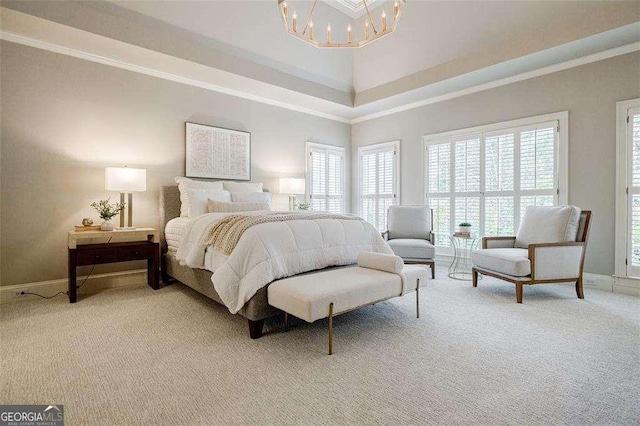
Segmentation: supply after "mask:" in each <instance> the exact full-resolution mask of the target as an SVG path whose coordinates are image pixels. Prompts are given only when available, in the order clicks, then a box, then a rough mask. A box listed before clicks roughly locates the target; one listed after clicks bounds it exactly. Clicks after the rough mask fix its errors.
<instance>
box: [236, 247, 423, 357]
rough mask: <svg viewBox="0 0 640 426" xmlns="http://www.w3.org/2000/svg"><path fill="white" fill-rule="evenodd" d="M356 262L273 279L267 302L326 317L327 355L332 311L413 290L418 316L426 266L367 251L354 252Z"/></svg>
mask: <svg viewBox="0 0 640 426" xmlns="http://www.w3.org/2000/svg"><path fill="white" fill-rule="evenodd" d="M358 265H359V266H357V267H353V268H344V269H335V270H330V271H326V272H319V273H317V274H313V275H306V276H305V275H298V276H294V277H291V278H285V279H282V280H278V281H275V282H273V283H272V284H271V285H270V286H269V288H268V289H267V291H268V299H269V304H270V305H271V306H274V307H276V308H278V309H281V310H283V311H284V312H286V313H288V314H291V315H293V316H296V317H298V318H300V319H303V320H305V321H307V322H310V323H311V322H314V321H316V320H319V319H323V318H329V342H328V343H329V355H331V354H332V353H333V317H334V316H335V315H339V314H343V313H345V312H349V311H352V310H355V309H358V308H360V307H364V306H368V305H372V304H375V303H377V302H381V301H383V300H388V299H391V298H394V297H398V296H403V295H405V294H407V293H409V292H413V291H415V292H416V316H417V317H418V318H420V310H419V288H420V280H421V279H422V282H423V283H425V282H426V280H427V270H426V269H424V268H422V267H420V266H415V265H403V262H402V259H401V258H399V257H397V256H393V255H388V254H380V253H367V252H363V253H360V255H358ZM285 321H286V316H285ZM249 326H251V322H250V323H249ZM285 326H287V327H288V325H287V324H285Z"/></svg>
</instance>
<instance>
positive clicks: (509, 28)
mask: <svg viewBox="0 0 640 426" xmlns="http://www.w3.org/2000/svg"><path fill="white" fill-rule="evenodd" d="M287 2H288V7H289V10H290V11H294V10H295V11H297V13H298V16H299V17H300V19H301V20H303V19H306V16H307V15H308V13H309V11H310V9H311V7H312V4H313V2H312V1H306V0H287ZM356 3H358V2H357V1H356V0H339V1H335V0H323V1H321V2H318V4H317V5H316V10H315V12H314V22H315V23H316V28H318V29H321V28H324V27H326V25H327V24H328V23H330V24H331V26H332V28H333V36H332V37H338V38H339V37H342V32H345V30H343V29H344V28H346V25H347V23H351V24H352V25H353V27H354V31H355V32H358V31H361V28H362V27H363V25H364V19H365V16H363V15H362V12H361V11H357V10H356V11H354V10H352V9H350V8H349V5H350V4H352V5H353V4H356ZM392 3H393V2H392V1H384V0H376V1H375V2H370V3H369V4H370V5H371V8H372V10H371V13H372V16H374V19H378V18H376V17H379V16H380V12H381V10H383V9H384V10H386V11H387V15H388V16H390V15H391V8H392V7H393V4H392ZM2 6H4V7H7V8H10V9H14V10H17V11H21V12H24V13H27V14H30V15H35V16H39V17H41V18H44V19H47V20H50V21H54V22H58V23H60V24H64V25H67V26H70V27H74V28H79V29H81V30H85V31H88V32H91V33H95V34H99V35H102V36H106V37H109V38H111V39H115V40H119V41H122V42H126V43H129V44H132V45H136V46H141V47H144V48H147V49H151V50H154V51H158V52H162V53H165V54H169V55H172V56H175V57H179V58H183V59H187V60H190V61H194V62H196V63H198V64H203V65H207V66H209V67H212V68H215V69H219V70H224V71H227V72H230V73H233V74H236V75H241V76H244V77H248V78H250V79H253V80H256V81H259V82H263V83H265V84H268V85H272V86H277V87H281V88H284V89H286V90H290V91H294V92H297V93H301V94H304V95H308V96H312V97H314V98H317V99H320V100H322V101H324V102H329V103H331V104H335V105H336V108H343V109H344V108H348V109H358V108H360V109H362V111H363V112H365V113H367V112H370V111H373V110H375V109H376V108H378V107H379V106H380V105H381V104H380V103H381V102H387V103H389V102H391V103H389V105H391V106H393V102H395V101H394V99H396V98H397V97H398V96H401V95H404V94H413V96H414V98H416V99H417V98H419V97H423V96H425V93H426V92H425V90H427V89H429V90H432V89H436V88H438V87H440V86H442V90H450V89H447V88H446V87H445V86H446V85H447V84H452V82H453V81H454V80H455V79H460V78H468V77H469V76H476V77H477V76H478V75H480V74H478V73H483V72H484V73H486V72H487V70H492V73H493V74H492V76H486V78H497V77H505V76H507V74H508V73H509V71H508V70H507V68H505V64H509V65H510V68H509V69H513V70H515V71H517V72H523V71H528V69H527V66H528V67H529V68H531V67H541V66H548V65H552V64H553V62H554V61H555V62H559V61H566V60H571V59H574V58H575V57H576V55H588V54H593V53H596V52H597V51H601V50H605V49H611V48H616V47H619V46H623V45H628V44H630V43H637V42H638V41H640V2H638V1H628V2H626V1H614V2H612V1H435V2H434V1H417V0H409V1H408V2H407V3H406V5H405V7H404V10H403V14H402V17H401V21H400V23H399V25H398V28H397V30H396V32H395V33H394V34H392V35H390V36H388V37H385V38H383V39H381V40H379V41H376V42H374V43H371V44H370V45H367V46H365V47H362V48H360V49H318V48H314V47H312V46H310V45H307V44H306V43H304V42H301V41H300V40H297V39H295V38H293V37H291V36H289V35H288V34H286V33H285V31H283V29H282V23H281V21H280V16H279V14H278V9H277V0H262V1H238V0H235V1H228V0H227V1H221V0H214V1H158V0H153V1H131V0H126V1H117V0H102V1H88V2H87V1H55V2H51V1H3V2H2ZM355 36H356V37H358V34H355ZM569 47H571V49H569ZM543 56H544V58H543ZM513 61H519V62H518V63H515V62H513ZM527 64H528V65H527ZM525 65H526V66H525ZM501 67H502V68H501ZM477 78H479V77H477ZM456 82H457V80H456ZM456 84H457V83H456ZM456 87H457V86H456ZM406 100H411V99H409V98H407V99H406ZM406 100H405V101H406ZM367 108H370V110H367ZM345 111H347V110H346V109H345Z"/></svg>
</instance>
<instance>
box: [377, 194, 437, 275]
mask: <svg viewBox="0 0 640 426" xmlns="http://www.w3.org/2000/svg"><path fill="white" fill-rule="evenodd" d="M387 228H388V229H387V230H386V231H385V232H383V233H382V237H383V238H384V239H385V240H386V241H387V243H388V244H389V247H391V250H393V252H394V253H395V255H396V256H400V257H401V258H402V260H404V263H406V264H410V263H419V264H424V265H428V266H429V267H430V268H431V278H433V279H435V277H436V267H435V260H434V259H435V255H436V249H435V247H434V245H433V244H434V235H433V210H432V209H430V208H429V206H391V207H389V214H388V217H387Z"/></svg>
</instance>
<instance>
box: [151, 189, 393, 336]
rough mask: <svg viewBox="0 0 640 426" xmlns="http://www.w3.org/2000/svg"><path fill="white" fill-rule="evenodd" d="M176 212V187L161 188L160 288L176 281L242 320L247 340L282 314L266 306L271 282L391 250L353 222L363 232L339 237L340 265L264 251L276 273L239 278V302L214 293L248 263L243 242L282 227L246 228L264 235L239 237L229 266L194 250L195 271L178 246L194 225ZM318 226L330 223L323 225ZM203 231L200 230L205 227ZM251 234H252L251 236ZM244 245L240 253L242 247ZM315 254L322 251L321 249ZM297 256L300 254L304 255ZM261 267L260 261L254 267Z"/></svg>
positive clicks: (213, 254)
mask: <svg viewBox="0 0 640 426" xmlns="http://www.w3.org/2000/svg"><path fill="white" fill-rule="evenodd" d="M180 206H181V203H180V192H179V190H178V187H177V186H163V187H161V189H160V218H161V250H162V259H161V265H162V278H163V282H164V283H169V282H172V281H173V280H175V281H179V282H180V283H182V284H184V285H187V286H188V287H191V288H192V289H194V290H196V291H198V292H199V293H201V294H203V295H205V296H207V297H208V298H210V299H212V300H214V301H216V302H218V303H220V304H223V305H225V306H227V307H228V308H229V310H230V312H231V313H236V314H239V315H241V316H242V317H244V318H246V319H247V321H248V325H249V335H250V337H251V338H252V339H257V338H259V337H261V336H262V330H263V325H264V320H265V319H267V318H270V317H274V316H277V315H280V314H281V313H282V312H281V311H280V310H278V309H275V308H273V307H272V306H270V305H269V304H268V301H267V287H268V284H269V283H270V282H271V281H272V280H273V279H278V278H282V277H285V276H291V275H294V274H300V273H313V271H314V270H318V269H322V268H323V267H331V266H334V267H339V266H344V265H345V264H349V263H355V258H356V255H357V252H359V251H362V250H369V251H377V252H382V253H390V252H391V249H390V248H389V246H388V245H387V244H386V243H385V242H384V240H383V239H382V237H381V236H380V234H379V233H378V232H377V231H375V228H373V227H372V226H371V225H369V224H367V223H366V222H362V221H355V220H354V221H352V222H354V225H353V227H355V228H358V229H360V228H359V227H362V229H363V231H362V235H360V234H358V233H354V232H351V233H350V234H349V236H348V237H347V236H346V235H345V236H343V240H344V241H346V243H344V244H343V245H344V246H345V247H342V246H340V247H339V249H340V250H342V251H344V253H341V255H340V256H339V257H340V260H339V261H337V260H335V259H334V258H332V257H331V256H329V255H327V256H307V258H305V259H302V260H300V259H294V260H295V262H293V263H292V262H291V259H289V258H287V259H284V257H286V256H290V254H287V255H286V256H285V255H283V259H279V258H278V256H279V254H278V252H277V250H274V248H273V247H271V249H263V250H262V251H263V252H269V256H272V258H271V259H270V264H268V265H267V266H269V265H270V266H269V268H267V269H268V271H269V274H271V273H272V269H275V270H278V271H276V272H273V275H269V274H265V273H262V274H258V275H256V276H255V277H254V276H249V277H248V278H247V277H246V276H243V277H242V279H239V281H241V282H239V286H240V287H241V288H245V291H242V292H241V296H239V299H238V298H235V297H230V295H229V292H228V291H226V288H222V291H218V290H221V287H220V286H221V285H222V284H223V283H222V281H224V280H225V279H226V280H227V281H228V277H229V275H232V274H233V271H239V270H240V269H241V267H242V264H243V263H249V260H250V259H249V258H247V259H246V262H245V259H244V258H243V257H242V256H243V255H244V253H245V252H246V250H247V247H246V246H247V245H249V243H250V241H249V240H248V239H249V238H258V239H260V238H262V239H266V238H265V235H269V234H265V233H264V232H267V231H268V230H269V229H271V232H273V229H277V226H283V225H281V224H280V223H268V224H261V225H257V226H254V227H253V228H251V230H252V232H251V234H256V233H258V231H262V232H263V233H262V234H261V235H258V236H256V235H252V236H248V235H246V234H247V233H249V232H248V231H247V232H246V233H245V234H243V235H242V236H241V237H240V240H239V242H238V246H237V247H236V248H234V249H233V251H232V252H231V253H227V254H228V260H227V257H225V256H224V255H221V254H220V253H216V251H219V250H216V249H214V247H213V246H211V245H210V246H208V247H206V249H204V248H202V247H196V248H197V249H198V250H196V251H198V256H195V257H196V258H198V257H199V258H201V260H199V261H198V262H199V263H197V265H196V266H197V267H194V265H190V264H189V262H186V261H185V256H184V254H182V255H180V254H179V251H180V245H182V251H183V252H184V251H185V250H186V249H185V248H184V247H185V246H186V245H188V244H187V243H186V242H185V240H188V238H186V237H185V235H184V233H185V232H191V234H194V233H195V232H196V231H195V228H196V225H194V224H193V223H192V224H191V228H189V226H190V225H188V223H189V220H185V218H180ZM204 216H212V215H204ZM204 216H202V217H198V218H197V219H195V220H193V221H192V222H197V221H203V222H206V220H209V221H210V222H211V220H210V218H206V217H204ZM205 219H206V220H205ZM356 222H357V224H358V225H357V226H356V225H355V224H356ZM322 223H329V222H328V221H324V222H322ZM334 226H335V224H334ZM342 226H343V227H345V229H348V228H349V226H351V224H349V225H348V226H345V225H344V224H342ZM274 227H276V228H274ZM192 228H193V229H192ZM202 228H203V229H204V226H203V227H202ZM253 230H256V231H255V232H253ZM265 230H266V231H265ZM345 234H347V231H345ZM301 235H302V237H303V238H300V235H299V236H298V239H297V240H296V244H300V243H301V241H302V242H304V241H305V240H306V237H307V236H306V235H305V234H304V233H303V234H301ZM325 238H326V237H325ZM358 238H360V240H358ZM309 240H313V238H312V237H309ZM243 244H244V246H245V247H242V246H243ZM322 244H323V247H324V244H325V242H324V241H323V243H322ZM254 245H255V244H253V245H251V247H253V246H254ZM276 245H277V244H276ZM194 246H198V244H194ZM334 248H335V247H334ZM320 249H322V250H325V248H320ZM330 249H331V248H326V250H327V251H329V250H330ZM243 250H244V251H243ZM300 251H301V252H304V250H300ZM216 256H217V258H216ZM323 257H326V259H321V260H322V261H320V260H318V258H323ZM179 258H180V260H179ZM225 260H226V262H225ZM233 262H235V264H234V265H235V266H234V265H231V266H229V264H232V263H233ZM264 262H265V261H262V262H259V263H264ZM287 262H289V264H295V268H292V267H291V266H289V267H288V268H289V269H288V270H287V267H284V268H281V267H282V265H281V263H282V264H285V265H286V264H287ZM323 262H324V263H323ZM185 263H186V264H185ZM298 263H300V264H298ZM238 265H240V266H238ZM274 265H275V266H274ZM207 268H208V269H213V271H212V270H208V269H207ZM216 268H217V269H216ZM225 268H226V269H225ZM254 269H257V268H254ZM279 269H282V270H279ZM229 271H232V272H229ZM252 271H253V269H252ZM292 271H294V272H295V273H294V274H292V273H291V272H292ZM214 274H217V275H216V277H218V278H217V279H215V280H214V279H213V278H214ZM220 277H223V278H224V279H221V278H220ZM245 278H246V279H245ZM261 280H262V281H261ZM242 286H244V287H242ZM247 286H248V287H249V288H250V291H249V292H247V291H246V287H247ZM216 287H218V290H216ZM234 289H235V287H234ZM234 291H235V290H234ZM249 296H250V297H249ZM230 299H233V300H230ZM236 299H238V300H236Z"/></svg>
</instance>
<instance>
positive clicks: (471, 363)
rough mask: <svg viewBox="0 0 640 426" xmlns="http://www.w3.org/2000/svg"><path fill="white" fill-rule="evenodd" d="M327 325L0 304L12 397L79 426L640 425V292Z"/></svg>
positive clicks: (499, 293) (7, 392)
mask: <svg viewBox="0 0 640 426" xmlns="http://www.w3.org/2000/svg"><path fill="white" fill-rule="evenodd" d="M421 302H422V312H421V313H422V315H421V318H420V319H416V318H415V310H414V309H415V308H414V303H415V299H414V297H413V295H409V296H406V297H404V298H402V299H396V300H393V301H389V302H385V303H379V304H377V305H375V306H372V307H368V308H364V309H361V310H360V311H357V312H353V313H350V314H346V315H343V316H341V317H338V318H337V320H336V321H335V323H336V324H335V325H336V336H335V350H336V354H335V355H333V356H327V355H326V354H325V350H326V341H325V338H326V325H327V323H326V321H319V322H317V323H315V324H306V323H302V322H300V321H296V322H295V323H294V327H293V329H292V330H291V331H290V332H288V333H283V332H281V331H280V329H279V324H277V323H272V324H270V329H269V333H268V334H266V335H265V336H264V337H263V338H262V339H259V340H255V341H254V340H250V339H249V338H248V336H247V329H246V328H247V327H246V323H245V322H244V321H242V320H241V318H240V317H235V316H232V315H230V314H229V313H228V312H227V311H226V310H225V309H224V308H223V307H221V306H219V305H217V304H215V303H213V302H210V301H209V300H207V299H205V298H203V297H201V296H200V295H198V294H197V293H195V292H193V291H191V290H189V289H187V288H186V287H184V286H182V285H179V284H176V285H172V286H168V287H166V288H163V289H161V290H159V291H156V292H154V291H153V290H151V289H149V288H146V287H145V288H142V287H137V288H125V289H116V290H108V291H103V292H101V293H98V294H94V295H91V296H85V297H82V298H81V300H80V302H79V303H77V304H75V305H70V304H68V303H67V302H66V301H65V299H63V298H56V299H54V300H51V301H45V300H42V301H33V302H22V303H14V304H9V305H2V306H1V308H0V309H1V310H2V314H1V318H2V321H1V323H0V338H1V342H0V345H1V346H0V354H1V356H2V370H1V381H0V386H1V393H0V403H3V404H26V403H34V404H35V403H38V404H50V403H62V404H64V405H65V413H66V416H67V424H69V425H74V424H121V425H123V424H140V423H145V424H346V423H366V424H472V423H473V424H598V425H602V424H629V425H632V424H636V425H637V424H638V423H639V422H640V401H639V398H640V318H639V317H640V299H638V298H634V297H629V296H623V295H617V294H611V293H605V292H598V291H589V290H586V300H578V299H577V298H576V297H575V292H574V289H573V287H571V286H540V287H532V288H525V300H524V302H525V303H524V304H523V305H517V304H516V303H515V295H514V287H513V286H512V285H507V284H498V283H497V282H496V281H490V280H488V279H485V280H484V281H482V282H481V283H480V286H479V288H477V289H474V288H472V287H471V284H469V283H463V282H457V281H450V280H446V279H438V280H436V281H429V283H428V287H427V288H426V289H424V291H423V292H422V300H421Z"/></svg>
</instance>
